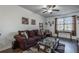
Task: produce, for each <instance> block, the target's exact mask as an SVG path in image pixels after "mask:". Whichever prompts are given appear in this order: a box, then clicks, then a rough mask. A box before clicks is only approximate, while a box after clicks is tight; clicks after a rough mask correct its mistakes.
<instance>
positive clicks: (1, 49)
mask: <svg viewBox="0 0 79 59" xmlns="http://www.w3.org/2000/svg"><path fill="white" fill-rule="evenodd" d="M11 47H12V46H7V47H4V48H0V51H3V50H6V49H9V48H11Z"/></svg>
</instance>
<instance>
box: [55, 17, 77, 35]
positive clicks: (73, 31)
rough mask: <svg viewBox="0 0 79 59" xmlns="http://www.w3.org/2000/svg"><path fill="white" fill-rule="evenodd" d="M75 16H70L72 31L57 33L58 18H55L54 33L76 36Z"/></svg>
mask: <svg viewBox="0 0 79 59" xmlns="http://www.w3.org/2000/svg"><path fill="white" fill-rule="evenodd" d="M76 18H77V17H76V16H72V19H73V23H72V28H73V30H72V31H64V30H63V31H58V30H57V19H58V18H55V33H59V32H60V33H71V34H72V35H73V36H75V35H76Z"/></svg>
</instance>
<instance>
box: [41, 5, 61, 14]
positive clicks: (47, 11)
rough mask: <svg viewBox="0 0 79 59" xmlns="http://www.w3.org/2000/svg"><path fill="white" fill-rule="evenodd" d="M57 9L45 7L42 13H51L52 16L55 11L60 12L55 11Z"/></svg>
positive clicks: (52, 6) (50, 6)
mask: <svg viewBox="0 0 79 59" xmlns="http://www.w3.org/2000/svg"><path fill="white" fill-rule="evenodd" d="M55 7H56V5H45V6H44V7H43V8H42V9H43V12H42V13H50V14H52V13H53V11H60V10H58V9H54V8H55Z"/></svg>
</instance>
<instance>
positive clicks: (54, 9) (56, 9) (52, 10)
mask: <svg viewBox="0 0 79 59" xmlns="http://www.w3.org/2000/svg"><path fill="white" fill-rule="evenodd" d="M52 11H60V10H58V9H53V10H52Z"/></svg>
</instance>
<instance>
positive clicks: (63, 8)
mask: <svg viewBox="0 0 79 59" xmlns="http://www.w3.org/2000/svg"><path fill="white" fill-rule="evenodd" d="M20 7H23V8H25V9H28V10H30V11H32V12H34V13H37V14H39V15H42V16H44V17H50V16H58V15H65V14H71V13H77V12H79V5H56V7H55V9H59V10H60V11H54V12H53V13H52V14H49V13H42V12H43V10H42V8H43V5H20Z"/></svg>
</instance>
